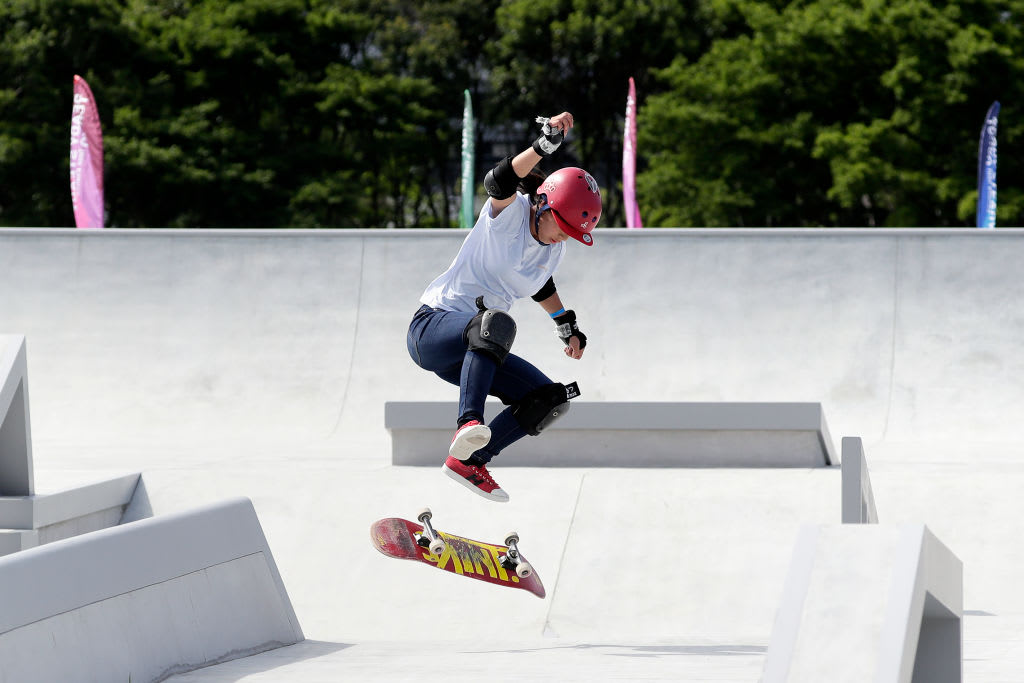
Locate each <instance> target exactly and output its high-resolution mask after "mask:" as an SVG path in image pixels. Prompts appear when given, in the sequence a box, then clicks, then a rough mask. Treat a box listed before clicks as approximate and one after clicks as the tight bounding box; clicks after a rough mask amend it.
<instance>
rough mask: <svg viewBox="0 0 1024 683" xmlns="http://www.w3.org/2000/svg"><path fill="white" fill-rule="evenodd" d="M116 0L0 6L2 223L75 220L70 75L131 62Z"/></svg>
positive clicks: (36, 0)
mask: <svg viewBox="0 0 1024 683" xmlns="http://www.w3.org/2000/svg"><path fill="white" fill-rule="evenodd" d="M119 5H120V3H117V2H114V1H113V0H70V1H66V2H46V1H45V0H8V1H7V2H5V3H4V4H3V9H2V10H0V224H2V225H22V226H68V225H74V223H75V221H74V214H73V212H72V208H71V195H70V182H69V172H70V168H69V143H70V137H71V133H70V117H71V100H72V77H73V76H74V74H75V73H78V74H80V75H82V76H84V77H86V79H87V80H89V81H90V83H92V82H94V80H95V79H94V77H95V75H96V74H95V72H93V71H91V70H90V69H89V65H90V64H95V63H111V64H118V63H120V64H126V63H129V61H130V58H131V53H132V45H131V41H130V38H129V37H128V36H126V35H125V31H124V29H123V27H122V26H121V25H120V13H119Z"/></svg>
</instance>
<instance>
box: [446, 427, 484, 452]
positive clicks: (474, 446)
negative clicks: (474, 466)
mask: <svg viewBox="0 0 1024 683" xmlns="http://www.w3.org/2000/svg"><path fill="white" fill-rule="evenodd" d="M490 440H491V428H490V427H488V426H487V425H484V424H480V422H479V421H477V420H470V421H469V422H467V423H466V424H464V425H462V426H461V427H459V431H457V432H455V436H454V437H453V438H452V445H451V446H449V447H448V455H450V456H452V457H453V458H455V459H456V460H468V459H469V456H471V455H473V454H474V453H476V452H477V451H478V450H480V449H481V448H483V447H484V446H486V445H487V442H488V441H490Z"/></svg>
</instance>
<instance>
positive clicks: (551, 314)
mask: <svg viewBox="0 0 1024 683" xmlns="http://www.w3.org/2000/svg"><path fill="white" fill-rule="evenodd" d="M564 313H565V309H564V308H559V309H558V310H557V311H555V312H554V313H549V314H548V315H550V316H551V317H552V318H557V317H558V316H560V315H563V314H564Z"/></svg>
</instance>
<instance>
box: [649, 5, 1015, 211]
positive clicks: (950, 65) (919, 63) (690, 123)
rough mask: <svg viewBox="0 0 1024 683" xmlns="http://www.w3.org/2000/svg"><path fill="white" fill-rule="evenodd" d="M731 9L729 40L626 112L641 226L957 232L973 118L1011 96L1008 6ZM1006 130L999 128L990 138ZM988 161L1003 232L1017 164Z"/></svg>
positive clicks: (967, 195)
mask: <svg viewBox="0 0 1024 683" xmlns="http://www.w3.org/2000/svg"><path fill="white" fill-rule="evenodd" d="M733 7H734V9H735V11H737V12H738V13H739V15H740V16H742V17H743V22H744V23H745V24H746V25H747V27H748V30H747V31H746V32H745V34H744V35H740V36H737V37H734V38H731V39H728V40H720V41H717V42H716V43H715V44H714V46H713V47H712V49H711V50H710V51H709V52H708V53H707V54H705V55H704V56H703V57H702V58H701V59H699V60H696V61H692V62H691V61H687V60H685V59H683V58H679V59H677V60H676V61H675V62H674V63H673V64H672V65H671V66H670V67H669V68H667V69H665V70H663V71H661V72H660V74H659V75H660V77H661V78H662V79H663V81H664V83H665V84H666V86H667V91H666V92H665V93H663V94H659V95H657V96H654V97H652V98H650V99H649V100H648V102H647V105H646V107H645V108H644V109H643V110H642V111H641V115H640V119H641V126H640V143H639V146H640V147H641V148H642V149H656V150H657V151H656V152H655V153H654V154H652V155H651V156H650V158H649V159H648V161H649V165H648V168H647V170H646V171H645V172H644V173H642V174H641V176H640V178H639V179H638V186H639V194H640V197H641V201H642V202H643V205H644V206H645V207H646V217H647V218H648V219H649V220H651V221H652V222H655V223H656V224H661V225H696V226H700V225H711V226H716V225H722V226H786V225H789V226H805V225H840V226H841V225H849V226H874V225H878V226H884V225H890V226H941V225H965V224H971V223H972V222H973V204H972V196H973V193H974V188H975V172H976V158H977V157H976V155H977V142H978V133H979V131H980V128H981V123H982V119H983V118H984V113H985V111H986V110H987V108H988V106H989V104H991V102H992V100H994V99H1003V100H1004V101H1010V102H1012V101H1013V100H1015V99H1019V98H1018V97H1014V95H1016V94H1017V93H1018V91H1019V88H1020V86H1019V85H1018V83H1020V76H1021V75H1022V74H1021V67H1022V64H1021V62H1020V60H1018V59H1016V58H1014V57H1013V53H1012V51H1011V49H1010V48H1009V46H1011V45H1014V44H1016V43H1017V42H1019V38H1020V14H1019V7H1018V10H1017V12H1016V13H1014V12H1009V11H1008V9H1007V8H1006V7H1005V6H996V5H994V4H992V3H970V2H963V3H948V4H940V5H933V4H930V3H926V2H923V1H922V0H908V1H907V2H902V3H896V4H890V3H882V2H877V1H875V0H847V1H846V2H840V3H835V2H814V3H787V4H784V5H782V6H781V7H778V8H776V7H774V6H772V5H770V4H767V3H761V2H741V3H736V4H735V5H733ZM1011 106H1012V105H1011ZM1007 109H1009V108H1007ZM1007 109H1004V112H1007V113H1008V111H1007ZM1011 116H1012V115H1011ZM1011 120H1012V119H1011ZM1020 130H1021V129H1020V127H1019V126H1017V125H1015V124H1011V125H1010V126H1008V127H1004V128H1002V129H1001V130H1000V140H1001V143H1009V142H1010V141H1012V140H1015V139H1016V138H1017V137H1019V134H1020ZM1001 162H1002V163H1000V168H999V177H1000V187H1001V188H1007V189H1006V190H1005V191H1003V190H1001V191H1000V196H999V200H1000V206H1001V208H1000V212H999V215H1000V218H1001V219H1007V220H1018V221H1019V220H1020V215H1021V214H1020V209H1021V196H1020V194H1019V192H1018V191H1017V190H1016V189H1015V188H1016V187H1019V185H1020V183H1019V178H1020V172H1021V169H1020V165H1019V163H1018V162H1017V161H1016V160H1015V159H1013V158H1007V157H1004V158H1003V159H1002V160H1001Z"/></svg>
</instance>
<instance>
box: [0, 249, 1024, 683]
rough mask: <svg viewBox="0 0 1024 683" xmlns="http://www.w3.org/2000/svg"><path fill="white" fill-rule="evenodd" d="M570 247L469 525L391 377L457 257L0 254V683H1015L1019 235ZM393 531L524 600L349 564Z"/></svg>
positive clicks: (411, 253) (527, 309)
mask: <svg viewBox="0 0 1024 683" xmlns="http://www.w3.org/2000/svg"><path fill="white" fill-rule="evenodd" d="M595 236H596V238H595V246H594V247H592V248H582V247H581V248H575V249H570V251H569V254H568V255H567V257H566V259H565V263H564V264H563V266H562V268H561V270H560V272H559V274H558V276H557V278H556V280H557V282H558V284H559V291H560V293H561V294H562V297H563V300H564V301H565V302H566V305H567V306H568V307H571V308H573V309H574V310H576V312H577V315H578V316H579V321H580V326H581V328H583V329H584V330H586V333H587V335H588V337H589V338H590V340H591V343H590V345H589V346H588V349H587V353H586V354H585V356H584V358H583V359H582V360H581V361H572V360H570V359H567V358H565V357H564V356H563V355H562V353H561V351H560V342H559V341H558V339H557V337H555V335H554V332H553V330H552V329H551V323H550V321H549V320H548V319H547V316H546V315H544V313H543V312H542V311H539V310H538V309H537V307H536V305H535V304H533V303H532V302H530V301H524V302H520V303H518V304H517V305H516V307H514V308H513V310H512V314H513V316H514V317H515V318H516V321H517V324H518V326H519V334H518V336H517V339H516V342H515V347H514V350H513V352H514V353H517V354H520V355H522V356H524V357H526V358H527V359H529V360H531V361H532V362H534V363H535V364H536V365H537V366H538V367H540V368H541V369H542V370H544V371H545V372H546V373H547V374H548V375H549V376H551V377H552V378H553V379H555V380H556V381H563V382H568V381H572V380H575V381H577V382H578V383H579V386H580V389H581V392H582V396H581V397H580V399H578V404H577V405H575V406H574V408H573V410H572V411H571V412H570V414H569V415H568V416H566V418H565V419H564V420H563V421H562V423H560V424H558V425H556V426H555V427H552V431H551V432H550V433H547V434H544V435H542V436H540V437H538V438H537V439H531V440H528V441H526V442H523V443H521V444H517V445H516V447H515V448H516V450H513V449H509V451H508V452H506V453H504V454H503V455H502V457H501V458H499V459H498V460H496V461H495V462H494V466H493V468H492V471H493V472H494V474H495V476H496V477H497V478H499V480H500V481H501V483H502V486H503V488H505V490H506V491H508V492H509V494H510V496H511V501H510V502H509V503H507V504H504V505H498V504H495V503H491V502H489V501H486V500H483V499H480V498H477V497H476V496H473V495H472V494H471V493H469V492H467V491H466V490H465V489H463V488H462V487H459V486H458V485H456V484H453V483H452V482H451V481H450V480H448V479H447V478H446V477H444V476H443V475H442V474H441V472H440V464H441V462H442V461H443V452H440V453H438V454H437V460H436V464H430V463H429V449H430V448H431V446H430V445H429V444H430V443H432V441H431V439H436V438H438V435H439V434H440V435H441V438H442V439H443V435H444V433H446V430H447V431H450V430H451V428H452V426H453V424H443V423H442V424H437V422H438V420H440V419H443V415H444V414H445V413H444V411H445V406H441V407H440V408H438V405H437V404H453V403H454V401H456V400H457V390H456V389H455V387H452V386H449V385H446V384H444V383H443V382H442V381H441V380H439V379H438V378H437V377H435V376H433V375H430V374H428V373H425V372H423V371H422V370H420V369H419V368H417V367H416V366H415V365H414V364H413V363H412V361H411V360H410V359H409V357H408V354H407V352H406V348H405V330H406V327H407V325H408V322H409V319H410V318H411V316H412V314H413V312H414V311H415V310H416V308H417V307H418V304H417V299H418V297H419V294H420V293H421V291H422V289H423V288H424V287H425V286H426V284H427V283H428V282H429V281H430V280H431V279H432V278H433V277H434V276H435V275H436V274H437V273H439V272H440V271H442V270H443V269H444V268H445V267H447V265H448V264H449V263H450V261H451V259H452V258H453V257H454V255H455V252H456V251H457V249H458V246H459V244H460V243H461V240H462V239H463V237H464V233H463V232H461V231H457V230H447V231H440V230H439V231H434V230H409V231H395V230H374V231H286V230H283V231H258V232H257V231H203V230H188V231H184V230H182V231H176V230H175V231H171V230H167V231H164V230H138V231H135V230H132V231H128V230H103V231H75V230H60V229H56V230H54V229H3V230H0V290H2V292H3V294H2V298H0V335H3V336H0V359H2V360H3V363H2V364H0V383H2V385H0V387H2V388H3V389H4V392H3V393H2V394H0V398H3V399H4V400H3V401H0V412H4V411H6V412H5V413H4V415H0V419H2V420H3V430H4V431H3V433H2V434H0V447H2V448H3V449H4V451H3V452H2V453H0V461H2V467H0V472H2V473H3V475H4V477H5V479H6V480H7V481H5V482H4V484H5V490H3V491H0V521H2V520H12V521H11V522H10V523H7V524H4V526H7V527H10V528H9V529H8V530H7V531H6V532H4V534H3V535H0V550H2V551H3V553H4V555H3V556H2V557H0V586H4V588H0V591H3V598H2V600H3V603H4V604H5V605H9V606H13V607H11V608H9V609H7V610H5V612H6V615H5V619H4V621H3V622H0V625H2V628H0V655H2V656H0V661H2V662H4V664H3V667H2V669H3V670H2V672H0V680H9V681H34V680H39V681H48V680H96V681H107V680H126V681H127V680H129V677H130V680H132V681H141V680H171V681H207V682H214V681H218V682H219V681H243V680H244V681H336V680H365V681H374V680H377V681H391V680H412V679H416V680H446V681H447V680H464V681H469V680H480V679H482V678H484V677H487V678H491V679H497V680H514V679H527V680H565V681H569V680H574V681H575V680H578V681H584V680H673V681H758V680H765V681H769V680H772V681H774V680H792V681H820V680H842V681H846V680H849V681H854V680H878V681H883V680H884V681H889V680H892V681H911V680H914V681H924V680H930V681H945V680H950V681H952V680H978V681H981V680H983V681H1015V680H1018V678H1019V673H1018V672H1019V671H1020V670H1021V668H1022V667H1024V647H1022V638H1021V635H1020V634H1021V633H1022V632H1024V591H1022V590H1020V589H1019V588H1018V586H1017V584H1018V581H1017V577H1018V575H1019V571H1018V570H1017V569H1018V567H1019V566H1020V563H1021V561H1022V560H1024V558H1022V555H1024V551H1022V549H1021V546H1020V542H1019V539H1020V538H1021V536H1022V532H1024V528H1022V527H1024V523H1022V520H1021V505H1020V503H1019V496H1018V495H1017V492H1018V490H1019V489H1020V488H1021V484H1022V483H1024V467H1022V464H1021V463H1022V462H1024V439H1022V437H1021V436H1020V430H1019V428H1018V425H1017V421H1016V420H1015V417H1016V413H1017V410H1016V408H1017V406H1019V405H1021V403H1022V401H1024V380H1022V379H1021V378H1022V377H1024V375H1022V373H1021V372H1020V370H1021V365H1022V364H1024V360H1021V356H1020V354H1019V352H1018V346H1019V340H1020V339H1021V338H1022V337H1024V316H1022V315H1021V314H1020V313H1019V312H1018V306H1017V304H1016V302H1017V301H1019V300H1021V297H1022V295H1024V283H1022V282H1021V281H1020V279H1019V278H1018V277H1017V267H1016V266H1017V262H1018V260H1019V259H1018V257H1017V254H1018V253H1019V252H1020V249H1021V248H1022V247H1024V232H1022V231H1018V230H1007V229H1000V230H994V231H993V230H987V231H981V230H925V229H918V230H836V229H829V230H782V229H773V230H672V229H658V230H652V229H645V230H625V229H602V230H598V231H596V232H595ZM574 403H576V402H574ZM435 410H439V411H440V412H437V413H436V414H435V413H434V412H431V411H435ZM453 410H454V409H453ZM427 414H429V415H432V416H433V415H436V416H435V417H430V419H429V420H427V422H417V419H418V418H419V416H422V415H427ZM389 420H391V421H392V422H391V424H390V427H389V423H388V421H389ZM450 421H451V422H452V423H454V414H453V415H452V417H451V420H450ZM402 429H408V430H412V433H410V434H406V435H405V440H404V441H401V440H399V436H401V435H400V432H401V430H402ZM416 430H419V431H416ZM441 443H442V446H443V443H444V442H443V440H442V442H441ZM424 444H426V446H425V448H426V451H427V453H424V452H423V447H424ZM398 445H401V449H397V447H398ZM506 459H507V460H506ZM840 463H842V464H840ZM852 463H856V464H857V465H858V469H857V471H856V472H850V471H849V470H847V471H844V469H845V468H846V467H847V465H850V464H852ZM854 474H856V475H857V476H858V477H859V480H858V484H859V487H860V488H859V489H858V490H857V491H856V492H852V493H851V491H850V490H849V489H848V488H847V487H846V485H847V482H848V481H850V479H848V477H851V476H853V475H854ZM9 482H13V485H11V486H9V485H8V483H9ZM853 495H859V496H860V500H859V504H860V505H859V507H858V508H857V510H858V511H859V512H860V515H859V517H860V519H858V520H856V521H863V522H870V523H863V524H861V523H853V522H851V521H849V517H850V516H857V514H856V512H850V511H849V510H848V509H847V507H844V506H848V505H849V504H850V503H851V496H853ZM424 506H429V507H430V508H431V510H432V511H433V514H434V519H433V522H434V525H435V526H436V527H437V528H439V529H441V530H445V531H450V532H452V533H455V534H459V535H463V536H467V537H470V538H475V539H480V540H485V541H492V542H493V541H500V539H501V538H503V537H504V535H505V534H506V532H508V531H510V530H513V529H514V530H516V531H518V533H519V535H520V537H521V539H522V540H521V544H520V547H521V548H522V549H523V551H524V553H526V554H527V555H528V557H529V559H530V561H531V562H532V564H533V565H534V566H535V568H536V569H537V571H538V573H539V574H540V576H541V577H542V579H543V581H544V584H545V586H546V588H547V597H546V598H545V599H543V600H539V599H537V598H535V597H533V596H531V595H529V594H527V593H525V592H522V591H516V590H506V589H502V588H496V587H494V586H489V585H486V584H481V583H478V582H473V581H468V580H465V579H463V578H461V577H455V576H452V575H450V574H447V573H443V572H437V571H431V570H428V569H427V568H424V567H420V566H416V565H415V564H413V563H407V562H398V561H395V560H391V559H388V558H385V557H384V556H383V555H381V554H379V553H378V552H376V550H375V549H374V548H373V546H372V544H371V541H370V538H369V534H368V529H369V526H370V524H371V523H372V522H373V521H374V520H376V519H379V518H382V517H405V518H407V519H414V516H415V514H416V513H417V511H418V510H419V509H421V508H422V507H424ZM844 521H847V523H846V524H843V522H844ZM14 522H17V523H14ZM936 633H938V635H936ZM949 642H954V643H956V645H957V646H958V647H959V648H960V651H959V652H953V657H954V660H955V662H956V663H957V664H959V665H960V667H962V678H961V676H960V673H961V672H960V671H959V670H956V666H955V664H950V661H951V660H950V652H951V650H955V649H956V648H952V647H936V646H935V643H949Z"/></svg>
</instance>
